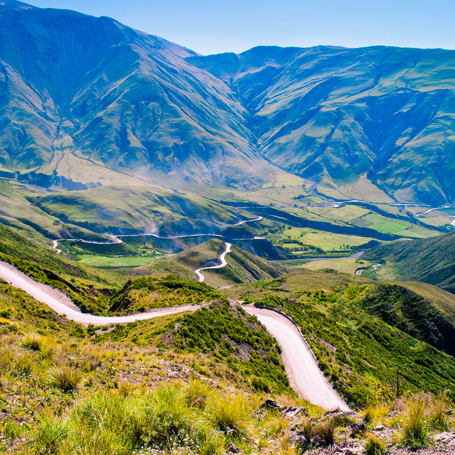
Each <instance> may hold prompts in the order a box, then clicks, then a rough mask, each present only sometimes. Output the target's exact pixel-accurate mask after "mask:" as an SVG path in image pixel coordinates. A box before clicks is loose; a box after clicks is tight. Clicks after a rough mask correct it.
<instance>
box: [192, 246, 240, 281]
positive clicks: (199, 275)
mask: <svg viewBox="0 0 455 455" xmlns="http://www.w3.org/2000/svg"><path fill="white" fill-rule="evenodd" d="M224 245H225V249H224V251H223V252H222V253H221V254H220V263H219V264H217V265H212V266H211V267H201V268H200V269H196V270H195V271H194V273H195V274H196V276H197V279H198V281H200V282H201V283H202V282H203V281H205V276H204V275H203V274H202V272H201V270H209V269H222V268H223V267H226V265H227V261H226V254H228V253H230V252H231V246H232V243H228V242H226V243H225V244H224Z"/></svg>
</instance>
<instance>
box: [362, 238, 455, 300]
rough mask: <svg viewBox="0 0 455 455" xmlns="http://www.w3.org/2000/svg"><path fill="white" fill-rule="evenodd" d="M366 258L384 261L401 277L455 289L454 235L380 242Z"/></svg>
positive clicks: (452, 290)
mask: <svg viewBox="0 0 455 455" xmlns="http://www.w3.org/2000/svg"><path fill="white" fill-rule="evenodd" d="M365 259H369V260H372V261H378V262H379V261H384V262H385V264H386V266H390V267H391V268H392V269H393V271H394V273H395V275H396V276H397V278H398V279H402V280H414V281H417V280H418V281H424V282H426V283H430V284H434V285H437V286H440V287H442V288H443V289H446V290H448V291H451V292H454V291H455V234H454V233H450V234H446V235H442V236H439V237H435V238H430V239H421V240H409V241H397V242H391V243H386V244H384V245H380V246H378V247H376V248H374V249H372V250H371V251H368V252H367V253H366V254H365Z"/></svg>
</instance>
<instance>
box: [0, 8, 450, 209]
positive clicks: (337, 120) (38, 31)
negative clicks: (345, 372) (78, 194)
mask: <svg viewBox="0 0 455 455" xmlns="http://www.w3.org/2000/svg"><path fill="white" fill-rule="evenodd" d="M2 5H3V6H2ZM24 8H25V9H24ZM0 16H3V20H2V21H1V25H0V85H2V87H3V96H2V97H1V98H0V126H2V133H0V166H1V167H2V168H3V169H5V171H9V172H13V174H12V176H13V177H12V178H16V179H18V180H20V181H25V182H30V183H36V182H38V183H39V184H41V185H43V186H44V187H49V186H52V185H54V186H55V187H56V188H59V187H63V188H66V189H81V188H82V187H84V186H85V187H91V186H94V185H95V186H96V185H99V184H102V185H104V184H106V183H112V181H113V180H114V181H115V180H116V179H117V178H118V172H121V173H126V174H127V175H128V176H130V177H132V178H135V177H140V178H145V179H148V180H153V179H154V180H160V181H169V180H170V179H172V180H173V181H174V182H177V186H178V185H179V184H185V182H186V183H196V184H203V185H223V186H227V187H240V188H242V187H244V188H246V189H248V188H249V189H254V188H260V187H261V186H263V185H264V184H267V183H268V182H270V181H271V180H273V179H274V175H277V174H279V173H281V172H282V171H285V172H289V173H291V174H295V175H297V176H299V177H302V178H303V179H305V180H306V181H310V182H314V184H315V185H319V186H320V187H321V189H322V192H324V188H325V187H328V188H337V187H338V186H340V185H343V184H346V183H349V184H353V185H360V183H359V182H360V181H361V180H362V179H365V178H367V180H368V181H369V182H370V184H371V185H372V187H374V186H376V187H377V188H379V189H380V190H382V191H383V192H385V194H387V195H388V196H389V197H391V198H392V199H393V200H395V201H401V202H418V203H426V204H430V205H438V204H441V203H447V202H449V203H450V202H452V201H453V200H454V199H455V190H454V189H453V188H452V185H451V184H450V175H451V171H452V170H453V169H454V168H455V160H454V158H453V151H454V150H455V131H454V129H455V127H454V125H455V108H454V106H455V97H454V91H453V70H454V68H455V51H450V50H443V49H430V50H427V49H413V48H399V47H386V46H370V47H365V48H357V49H350V48H344V47H338V46H317V47H311V48H297V47H290V48H282V47H278V46H258V47H255V48H252V49H250V50H247V51H245V52H242V53H241V54H234V53H224V54H215V55H209V56H201V55H198V54H196V53H195V52H193V51H191V50H189V49H187V48H184V47H181V46H179V45H177V44H173V43H170V42H169V41H166V40H164V39H162V38H159V37H154V36H153V35H148V34H145V33H143V32H138V31H136V30H133V29H131V28H129V27H126V26H124V25H122V24H120V23H119V22H117V21H115V20H113V19H110V18H106V17H100V18H95V17H91V16H85V15H83V14H81V13H75V12H71V11H67V10H53V9H40V8H35V7H33V8H27V5H25V6H24V4H16V3H14V2H8V3H5V2H3V3H1V4H0ZM57 37H58V39H57ZM24 42H27V43H32V45H31V46H28V47H27V48H25V47H24ZM82 167H86V170H89V172H81V168H82ZM14 173H16V174H14ZM71 182H75V184H76V186H74V185H73V186H74V188H72V187H71ZM179 182H180V183H179ZM81 185H82V186H81ZM367 196H368V195H367Z"/></svg>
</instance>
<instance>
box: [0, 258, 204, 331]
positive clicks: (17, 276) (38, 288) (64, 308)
mask: <svg viewBox="0 0 455 455" xmlns="http://www.w3.org/2000/svg"><path fill="white" fill-rule="evenodd" d="M0 278H3V279H4V280H6V281H7V282H8V283H10V284H11V285H12V286H14V287H16V288H19V289H22V290H23V291H25V292H27V294H29V295H31V296H32V297H34V298H35V299H36V300H38V301H39V302H42V303H45V304H46V305H48V306H49V307H51V308H52V309H53V310H54V311H55V312H56V313H58V314H60V315H62V316H66V317H67V318H68V319H71V320H72V321H74V322H78V323H80V324H92V325H96V326H101V325H111V324H127V323H129V322H135V321H143V320H145V319H153V318H156V317H159V316H168V315H171V314H176V313H182V312H183V311H194V310H197V309H198V308H200V305H186V306H181V307H173V308H157V309H153V310H150V311H147V312H144V313H138V314H130V315H127V316H95V315H93V314H89V313H82V312H81V310H80V309H79V308H78V307H77V306H76V305H75V304H74V303H73V302H72V301H71V300H70V299H69V298H68V297H67V296H66V295H64V294H63V293H62V292H60V291H58V290H56V289H54V288H51V287H50V286H47V285H45V284H42V283H39V282H37V281H35V280H32V279H31V278H30V277H28V276H27V275H25V274H23V273H22V272H20V271H19V270H17V269H16V268H14V267H13V266H11V265H10V264H8V263H6V262H3V261H0Z"/></svg>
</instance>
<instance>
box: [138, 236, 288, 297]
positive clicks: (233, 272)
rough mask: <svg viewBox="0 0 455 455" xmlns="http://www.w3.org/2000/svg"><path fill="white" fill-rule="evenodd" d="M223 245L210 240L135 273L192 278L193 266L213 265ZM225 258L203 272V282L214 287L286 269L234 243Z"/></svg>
mask: <svg viewBox="0 0 455 455" xmlns="http://www.w3.org/2000/svg"><path fill="white" fill-rule="evenodd" d="M224 248H225V246H224V242H223V241H221V240H219V239H212V240H209V241H208V242H205V243H203V244H201V245H198V246H196V247H193V248H189V249H187V250H184V251H182V252H180V253H178V254H175V255H172V256H170V257H168V258H163V259H159V260H157V261H155V262H153V263H151V264H149V265H147V266H144V267H141V268H140V269H138V270H137V272H138V273H147V274H153V275H161V276H163V275H165V274H173V275H177V276H180V277H182V278H186V279H195V278H196V275H195V274H194V269H196V268H198V267H201V266H207V265H214V264H217V263H218V257H219V255H220V253H221V252H222V251H224ZM226 260H227V263H228V265H227V266H226V267H224V268H223V269H218V270H205V271H204V272H203V273H204V276H205V277H206V282H207V284H209V285H211V286H214V287H217V288H219V287H225V286H232V285H233V284H236V283H244V282H249V281H257V280H261V279H269V278H274V277H277V276H279V275H281V274H283V273H284V272H285V271H286V269H285V268H284V267H282V266H281V265H278V264H275V263H272V262H269V261H267V260H266V259H263V258H260V257H259V256H256V255H254V254H251V253H249V252H247V251H245V250H243V249H241V248H238V247H236V246H235V245H234V246H232V248H231V253H229V254H228V255H227V256H226Z"/></svg>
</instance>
